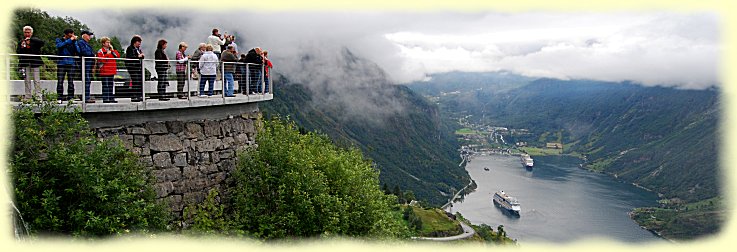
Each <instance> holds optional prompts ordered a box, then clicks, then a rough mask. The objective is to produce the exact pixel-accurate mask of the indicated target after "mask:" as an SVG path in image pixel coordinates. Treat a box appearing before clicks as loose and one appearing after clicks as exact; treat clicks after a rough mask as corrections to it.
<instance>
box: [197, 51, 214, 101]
mask: <svg viewBox="0 0 737 252" xmlns="http://www.w3.org/2000/svg"><path fill="white" fill-rule="evenodd" d="M212 50H213V46H212V45H207V46H205V53H204V54H202V57H201V58H200V64H199V65H200V73H201V74H202V75H200V97H205V82H209V83H210V90H209V93H208V94H207V96H212V94H213V89H214V88H215V75H216V74H217V68H218V56H215V53H213V51H212Z"/></svg>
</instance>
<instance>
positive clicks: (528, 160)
mask: <svg viewBox="0 0 737 252" xmlns="http://www.w3.org/2000/svg"><path fill="white" fill-rule="evenodd" d="M520 161H522V165H524V166H525V168H527V169H532V166H533V165H534V164H535V162H534V161H533V160H532V157H530V155H527V154H526V153H522V155H520Z"/></svg>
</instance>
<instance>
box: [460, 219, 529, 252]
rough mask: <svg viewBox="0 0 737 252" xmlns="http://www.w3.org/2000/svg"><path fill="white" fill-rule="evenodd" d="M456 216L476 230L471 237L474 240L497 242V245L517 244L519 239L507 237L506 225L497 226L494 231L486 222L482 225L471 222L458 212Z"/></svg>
mask: <svg viewBox="0 0 737 252" xmlns="http://www.w3.org/2000/svg"><path fill="white" fill-rule="evenodd" d="M456 218H457V219H458V220H459V221H462V222H464V223H466V224H467V225H469V226H471V228H473V230H474V231H476V234H475V235H474V236H473V237H472V238H471V239H472V240H477V241H483V242H487V243H492V244H497V245H515V244H517V240H513V239H511V238H509V237H507V232H506V231H504V225H499V226H497V227H496V231H494V228H492V227H490V226H489V225H486V224H481V225H473V224H471V222H469V221H468V220H466V219H465V218H463V215H461V214H460V213H456Z"/></svg>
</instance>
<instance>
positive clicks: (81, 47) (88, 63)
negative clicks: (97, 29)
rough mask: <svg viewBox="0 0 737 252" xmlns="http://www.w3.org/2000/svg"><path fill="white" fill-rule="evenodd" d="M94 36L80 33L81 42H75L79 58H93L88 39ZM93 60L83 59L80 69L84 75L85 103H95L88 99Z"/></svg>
mask: <svg viewBox="0 0 737 252" xmlns="http://www.w3.org/2000/svg"><path fill="white" fill-rule="evenodd" d="M93 36H94V34H93V33H92V32H90V31H82V40H79V41H77V51H78V52H79V56H81V57H83V58H84V57H95V53H94V51H93V50H92V46H90V43H89V42H90V39H91V38H92V37H93ZM94 61H95V60H94V59H84V60H83V61H82V62H84V68H83V69H82V74H84V95H85V96H84V99H85V101H84V102H85V103H95V100H93V99H92V98H91V97H90V84H91V83H92V75H91V74H90V73H92V63H93V62H94Z"/></svg>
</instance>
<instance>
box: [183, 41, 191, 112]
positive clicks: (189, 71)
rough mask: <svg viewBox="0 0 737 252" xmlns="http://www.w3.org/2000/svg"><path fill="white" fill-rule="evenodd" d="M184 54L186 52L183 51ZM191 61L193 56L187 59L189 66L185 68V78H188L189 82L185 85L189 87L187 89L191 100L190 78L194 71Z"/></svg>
mask: <svg viewBox="0 0 737 252" xmlns="http://www.w3.org/2000/svg"><path fill="white" fill-rule="evenodd" d="M182 54H184V53H182ZM185 57H186V56H185ZM191 62H192V59H191V58H190V59H187V66H186V67H187V69H184V78H187V83H185V86H186V87H187V89H186V90H187V101H189V94H190V93H191V91H190V89H189V79H190V78H192V73H191V71H192V64H190V63H191Z"/></svg>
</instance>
